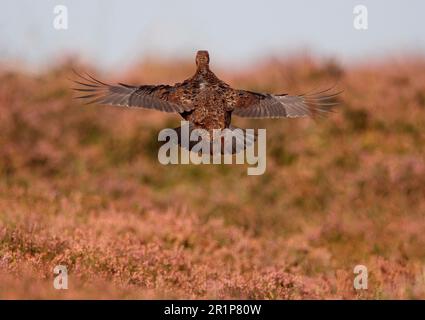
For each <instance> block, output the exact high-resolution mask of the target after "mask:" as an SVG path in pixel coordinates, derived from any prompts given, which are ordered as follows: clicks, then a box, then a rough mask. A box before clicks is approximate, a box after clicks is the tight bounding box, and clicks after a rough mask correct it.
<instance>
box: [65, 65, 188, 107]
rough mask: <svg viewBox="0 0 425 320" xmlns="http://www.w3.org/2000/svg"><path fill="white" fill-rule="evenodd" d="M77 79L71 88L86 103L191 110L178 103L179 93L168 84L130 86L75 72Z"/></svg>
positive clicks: (185, 105)
mask: <svg viewBox="0 0 425 320" xmlns="http://www.w3.org/2000/svg"><path fill="white" fill-rule="evenodd" d="M75 73H76V74H77V76H78V77H79V80H75V81H74V82H75V83H76V84H77V85H78V86H79V87H77V88H73V89H74V90H75V91H77V92H81V93H83V95H81V96H78V97H76V98H77V99H83V100H86V101H87V104H91V103H97V104H107V105H115V106H123V107H142V108H146V109H156V110H159V111H163V112H177V113H182V112H184V111H190V110H192V107H191V106H190V105H188V104H187V103H186V104H183V103H180V99H179V94H178V92H177V90H176V87H175V86H169V85H156V86H155V85H142V86H132V85H128V84H124V83H118V84H117V85H109V84H107V83H104V82H102V81H99V80H97V79H95V78H93V77H92V76H90V75H88V74H87V76H82V75H80V74H78V73H77V72H75Z"/></svg>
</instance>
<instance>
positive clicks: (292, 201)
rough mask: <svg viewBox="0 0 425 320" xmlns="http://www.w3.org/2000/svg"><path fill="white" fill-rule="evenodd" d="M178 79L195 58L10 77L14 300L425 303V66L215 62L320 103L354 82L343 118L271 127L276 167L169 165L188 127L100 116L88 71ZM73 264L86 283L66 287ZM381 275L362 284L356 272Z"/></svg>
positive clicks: (5, 275)
mask: <svg viewBox="0 0 425 320" xmlns="http://www.w3.org/2000/svg"><path fill="white" fill-rule="evenodd" d="M73 68H74V69H77V70H79V71H90V72H91V73H93V74H95V75H96V76H98V77H99V78H101V79H103V80H106V81H110V82H114V81H120V82H129V83H174V82H177V81H181V80H183V79H184V78H186V77H188V76H190V75H191V73H192V72H193V65H192V62H191V61H166V60H160V59H147V60H144V61H141V62H140V63H139V64H136V65H134V66H132V67H131V68H128V69H127V70H123V71H120V72H117V73H115V74H110V73H105V72H102V70H96V69H94V68H93V67H90V66H88V65H83V64H80V63H77V62H75V61H73V60H70V61H66V62H63V63H58V64H57V65H55V66H52V67H51V68H50V69H47V70H44V71H42V72H40V73H34V72H30V71H28V70H26V69H25V68H18V69H15V68H9V66H6V65H3V66H0V83H1V85H0V297H1V298H60V299H62V298H65V299H69V298H118V299H122V298H143V299H147V298H198V299H199V298H242V299H307V298H309V299H323V298H324V299H335V298H345V299H389V298H395V299H407V298H419V299H423V298H425V271H424V270H425V269H424V266H425V250H424V248H425V235H424V231H425V220H424V217H425V201H424V199H425V161H424V154H425V153H424V151H425V150H424V149H425V133H424V130H423V128H425V87H424V84H425V59H423V58H422V57H413V56H406V57H405V58H397V59H395V58H386V59H381V60H375V61H368V62H363V63H360V62H357V63H353V64H351V65H344V66H343V65H341V64H340V63H339V62H338V61H336V60H332V59H324V58H315V57H312V56H303V57H289V58H285V57H275V58H273V59H265V60H264V61H262V62H259V63H256V64H255V65H254V66H253V67H251V68H247V69H243V70H232V69H228V68H224V67H221V68H220V66H214V70H215V71H216V73H217V75H219V76H220V77H221V78H222V79H223V80H225V81H226V82H228V83H229V84H231V85H232V86H234V87H239V88H244V89H248V90H254V91H266V92H274V93H280V92H288V93H291V94H297V93H303V92H307V91H310V90H311V89H314V88H317V89H321V88H325V87H327V86H329V85H332V84H335V83H336V84H337V87H338V88H339V89H343V90H344V92H343V94H341V95H340V96H339V97H338V101H339V102H340V106H339V108H338V109H337V112H336V113H335V114H331V115H330V116H329V117H327V118H326V119H317V120H313V119H281V120H275V119H271V120H246V119H240V118H239V119H238V118H235V125H237V126H240V127H245V128H266V129H267V170H266V172H265V174H264V175H260V176H248V175H247V174H246V170H247V167H248V165H236V164H234V165H224V164H223V165H199V166H197V165H174V166H172V165H169V166H163V165H161V164H160V163H159V162H158V159H157V151H158V147H159V144H158V142H157V135H158V132H159V131H160V130H161V129H162V128H165V127H176V126H178V125H179V121H180V119H179V117H178V116H173V115H169V114H162V113H157V112H155V111H150V110H137V109H121V108H116V107H107V106H94V105H83V104H81V103H80V102H79V101H77V100H75V99H73V92H72V91H71V87H72V86H73V84H72V83H71V82H70V81H69V79H72V78H73V77H74V74H73V72H72V69H73ZM58 264H62V265H66V266H67V267H68V269H69V289H68V290H63V291H58V290H55V289H54V288H53V286H52V282H53V278H54V274H53V268H54V267H55V266H56V265H58ZM358 264H363V265H365V266H367V268H368V271H369V284H368V290H365V291H362V290H360V291H357V290H354V288H353V279H354V274H353V268H354V266H355V265H358Z"/></svg>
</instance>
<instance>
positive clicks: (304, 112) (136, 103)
mask: <svg viewBox="0 0 425 320" xmlns="http://www.w3.org/2000/svg"><path fill="white" fill-rule="evenodd" d="M209 62H210V58H209V54H208V51H204V50H203V51H198V52H197V54H196V72H195V74H194V75H193V76H192V77H190V78H189V79H187V80H185V81H183V82H181V83H176V84H175V85H173V86H171V85H140V86H133V85H128V84H124V83H119V84H117V85H109V84H106V83H104V82H101V81H99V80H97V79H95V78H93V77H92V76H90V75H87V76H82V75H79V74H78V73H77V75H78V76H79V77H80V79H79V80H77V81H75V83H77V84H78V85H79V87H78V88H74V90H76V91H80V92H83V93H84V94H83V95H82V96H79V97H77V98H80V99H85V100H87V103H97V104H107V105H115V106H123V107H141V108H147V109H155V110H159V111H163V112H171V113H179V114H180V115H181V116H182V117H183V118H184V119H185V120H187V121H188V122H189V128H190V130H194V129H204V130H206V131H207V132H208V133H210V134H212V132H213V130H214V129H222V130H223V129H226V128H227V129H230V130H232V131H234V130H235V129H239V128H236V127H234V126H232V125H231V118H232V115H235V116H239V117H248V118H296V117H306V116H313V115H315V114H319V115H320V114H322V115H324V114H326V113H328V112H330V111H332V107H333V106H334V105H336V104H337V103H336V102H335V100H334V98H335V97H336V96H337V95H338V94H339V93H340V92H335V93H332V92H330V91H331V89H332V88H329V89H327V90H324V91H321V92H316V93H310V94H304V95H294V96H292V95H288V94H269V93H257V92H252V91H247V90H239V89H233V88H232V87H230V86H229V85H228V84H226V83H225V82H223V81H222V80H220V79H219V78H218V77H217V76H216V75H215V74H214V73H213V72H212V71H211V70H210V67H209ZM179 130H181V128H177V129H176V131H177V132H178V133H180V131H179ZM239 132H244V131H243V130H240V129H239ZM239 138H240V139H239V141H238V140H237V141H236V144H240V145H242V147H243V148H245V147H246V146H248V145H250V144H251V143H252V142H253V141H254V139H255V137H253V136H249V135H246V136H244V133H243V135H242V136H241V137H239ZM191 146H192V145H191ZM237 149H238V148H236V147H235V146H233V147H232V150H231V151H230V152H231V153H235V152H236V151H235V150H237ZM239 150H240V149H239Z"/></svg>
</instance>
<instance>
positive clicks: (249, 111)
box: [233, 88, 341, 118]
mask: <svg viewBox="0 0 425 320" xmlns="http://www.w3.org/2000/svg"><path fill="white" fill-rule="evenodd" d="M331 90H332V88H329V89H327V90H323V91H320V92H316V93H310V94H303V95H297V96H291V95H287V94H277V95H273V94H268V93H257V92H252V91H244V90H238V91H237V92H236V99H235V104H234V107H233V114H234V115H236V116H240V117H247V118H285V117H287V118H296V117H306V116H313V115H316V114H318V115H325V114H327V113H328V112H331V111H332V108H333V107H334V106H335V105H337V104H338V103H337V102H336V101H335V97H337V95H338V94H340V93H341V92H335V93H330V91H331Z"/></svg>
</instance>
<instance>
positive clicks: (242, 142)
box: [174, 121, 256, 155]
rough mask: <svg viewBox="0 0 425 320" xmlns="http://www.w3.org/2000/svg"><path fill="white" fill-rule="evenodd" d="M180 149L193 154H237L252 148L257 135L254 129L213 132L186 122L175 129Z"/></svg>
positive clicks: (232, 128)
mask: <svg viewBox="0 0 425 320" xmlns="http://www.w3.org/2000/svg"><path fill="white" fill-rule="evenodd" d="M174 131H175V132H176V133H177V136H178V140H177V141H175V143H177V144H178V145H179V146H180V147H182V148H184V149H187V150H189V151H192V152H198V153H200V152H208V153H209V154H211V155H213V154H217V153H221V154H237V153H239V152H241V151H243V150H245V149H246V148H248V147H250V146H252V145H253V144H254V142H255V140H256V135H255V133H254V131H253V130H252V129H250V130H246V129H241V128H238V127H234V126H232V125H230V126H229V128H226V129H223V130H213V131H211V132H209V131H207V130H204V129H200V128H197V127H195V125H194V124H193V123H191V122H188V121H186V122H185V123H184V124H183V125H182V126H180V127H177V128H175V129H174Z"/></svg>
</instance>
